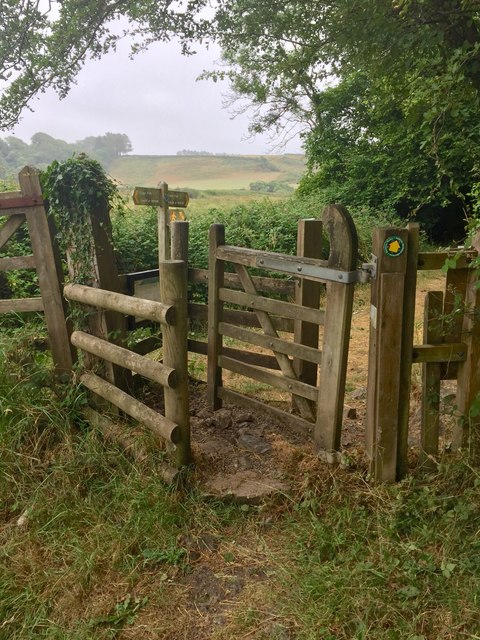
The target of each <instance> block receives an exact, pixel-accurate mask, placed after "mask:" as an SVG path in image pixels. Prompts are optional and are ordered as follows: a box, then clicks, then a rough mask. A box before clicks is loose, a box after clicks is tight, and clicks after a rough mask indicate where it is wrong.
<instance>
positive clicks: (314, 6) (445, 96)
mask: <svg viewBox="0 0 480 640" xmlns="http://www.w3.org/2000/svg"><path fill="white" fill-rule="evenodd" d="M479 9H480V2H478V1H476V0H396V1H395V0H394V1H392V0H337V1H336V2H325V1H324V0H310V1H309V2H307V3H306V2H302V1H301V0H291V1H289V2H280V1H278V2H277V1H276V0H271V1H269V2H265V3H261V4H260V3H258V2H256V0H230V1H229V2H225V3H224V5H223V8H222V11H221V13H220V14H219V24H220V29H219V32H220V33H221V36H220V41H221V44H222V47H223V52H224V60H225V63H226V71H225V72H222V73H223V74H224V75H226V76H227V77H229V78H230V80H231V82H232V84H233V88H234V91H235V93H236V95H237V96H240V97H241V96H244V97H247V98H248V99H250V100H252V101H253V103H254V104H255V106H256V108H257V117H256V119H255V120H254V121H253V124H252V130H253V131H260V130H264V129H267V128H271V127H276V128H277V129H279V130H285V127H286V126H287V127H288V124H289V123H292V122H293V123H295V124H299V125H300V126H301V127H302V128H303V132H304V138H305V143H306V150H307V154H308V156H309V160H310V168H311V173H312V176H313V177H311V178H310V179H309V180H307V181H306V182H305V183H304V189H306V190H308V189H313V188H318V189H329V190H330V191H331V193H332V196H333V197H336V198H338V197H339V196H340V197H344V198H345V199H346V201H348V202H349V203H352V201H353V203H355V204H364V205H368V206H373V207H376V206H379V205H382V206H391V205H394V206H397V207H398V206H399V205H402V204H403V205H404V206H405V207H406V208H408V207H412V208H413V207H414V206H415V205H419V204H421V203H426V202H431V203H437V204H445V203H446V202H448V201H449V200H451V199H452V198H453V197H457V198H461V199H462V200H463V201H464V202H465V203H468V194H469V192H471V188H472V185H474V184H475V183H477V182H478V180H479V168H480V156H479V149H480V146H479V142H480V126H479V124H480V120H479V115H480V102H479V98H480V94H479V90H480V36H479V27H480V12H479ZM234 34H235V38H234V37H233V35H234Z"/></svg>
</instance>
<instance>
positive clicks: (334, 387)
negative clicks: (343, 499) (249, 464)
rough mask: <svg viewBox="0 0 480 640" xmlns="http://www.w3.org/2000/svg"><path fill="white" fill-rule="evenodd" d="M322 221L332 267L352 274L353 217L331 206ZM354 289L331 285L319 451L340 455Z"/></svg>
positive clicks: (319, 408) (320, 396)
mask: <svg viewBox="0 0 480 640" xmlns="http://www.w3.org/2000/svg"><path fill="white" fill-rule="evenodd" d="M322 220H323V226H324V229H325V230H326V231H327V233H328V236H329V239H330V256H329V258H328V266H329V267H331V268H332V269H340V270H342V271H352V270H353V269H355V267H356V264H357V259H358V237H357V231H356V228H355V224H354V222H353V219H352V217H351V216H350V214H349V212H348V211H347V209H345V207H342V206H341V205H329V206H328V207H326V208H325V210H324V212H323V218H322ZM354 288H355V285H354V284H341V283H338V282H329V283H328V284H327V304H326V315H325V328H324V331H323V343H322V367H321V371H320V386H319V391H318V403H317V424H316V427H315V446H316V449H317V451H319V450H325V451H338V450H339V448H340V438H341V432H342V422H343V404H344V398H345V381H346V376H347V359H348V346H349V341H350V328H351V322H352V312H353V294H354Z"/></svg>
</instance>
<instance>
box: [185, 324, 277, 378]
mask: <svg viewBox="0 0 480 640" xmlns="http://www.w3.org/2000/svg"><path fill="white" fill-rule="evenodd" d="M221 324H222V323H221ZM188 350H189V351H191V352H192V353H199V354H201V355H204V356H206V355H207V353H208V344H207V343H206V342H202V341H201V340H189V341H188ZM222 353H223V354H224V355H226V356H229V357H230V358H234V359H235V360H240V362H248V363H249V364H256V365H258V366H259V367H264V368H266V369H278V368H279V367H278V362H277V359H276V358H274V357H273V356H269V355H266V354H264V353H256V352H255V351H246V350H244V349H235V348H234V347H226V346H225V345H223V347H222Z"/></svg>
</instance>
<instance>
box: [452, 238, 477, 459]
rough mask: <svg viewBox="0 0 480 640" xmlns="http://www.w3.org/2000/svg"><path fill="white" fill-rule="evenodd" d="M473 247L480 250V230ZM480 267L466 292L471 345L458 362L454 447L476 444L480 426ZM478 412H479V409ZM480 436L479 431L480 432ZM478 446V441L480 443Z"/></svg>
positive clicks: (466, 338)
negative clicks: (474, 406)
mask: <svg viewBox="0 0 480 640" xmlns="http://www.w3.org/2000/svg"><path fill="white" fill-rule="evenodd" d="M472 246H473V247H474V248H475V249H477V251H480V233H478V234H477V235H476V236H475V238H474V240H473V242H472ZM478 285H479V277H478V270H477V269H469V271H468V275H467V287H466V294H465V313H464V316H463V328H462V342H465V344H466V345H467V358H466V360H465V362H459V363H458V383H457V408H458V411H459V413H460V415H461V417H460V418H459V420H458V422H457V424H456V427H455V430H454V433H453V445H454V447H456V448H458V447H466V446H468V445H472V444H474V442H473V441H472V440H471V436H472V435H473V430H474V429H475V430H477V431H478V429H479V428H480V415H478V414H477V415H473V413H474V412H472V404H473V402H474V401H475V400H476V399H477V398H478V394H479V393H480V367H479V364H478V363H479V361H480V318H479V309H480V288H479V286H478ZM475 413H477V412H475ZM477 435H478V434H477ZM475 444H477V446H478V441H477V443H475Z"/></svg>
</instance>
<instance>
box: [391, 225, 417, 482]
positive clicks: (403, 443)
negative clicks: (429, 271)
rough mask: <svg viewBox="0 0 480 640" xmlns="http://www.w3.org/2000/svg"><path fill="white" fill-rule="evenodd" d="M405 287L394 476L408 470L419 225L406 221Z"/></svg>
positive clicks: (398, 478)
mask: <svg viewBox="0 0 480 640" xmlns="http://www.w3.org/2000/svg"><path fill="white" fill-rule="evenodd" d="M407 232H408V246H407V248H406V254H407V257H406V260H407V264H406V273H405V290H404V296H403V319H402V356H401V361H400V364H399V366H400V395H399V400H398V413H399V416H398V451H397V480H401V479H402V478H403V477H404V476H405V474H406V473H407V463H408V423H409V419H410V389H411V382H412V358H413V334H414V332H415V299H416V293H417V270H418V244H419V232H420V227H419V224H418V223H417V222H410V223H409V224H408V225H407Z"/></svg>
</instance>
